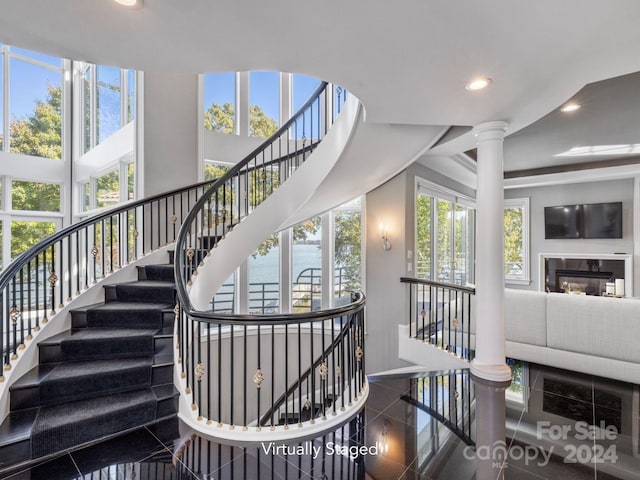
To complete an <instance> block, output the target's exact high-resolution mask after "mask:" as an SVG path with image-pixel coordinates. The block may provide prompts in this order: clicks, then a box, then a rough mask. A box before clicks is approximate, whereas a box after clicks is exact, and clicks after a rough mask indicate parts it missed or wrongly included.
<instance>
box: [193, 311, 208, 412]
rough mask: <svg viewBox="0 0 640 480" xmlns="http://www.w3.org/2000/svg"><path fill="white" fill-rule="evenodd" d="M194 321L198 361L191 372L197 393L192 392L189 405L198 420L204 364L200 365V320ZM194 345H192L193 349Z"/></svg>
mask: <svg viewBox="0 0 640 480" xmlns="http://www.w3.org/2000/svg"><path fill="white" fill-rule="evenodd" d="M193 323H194V328H196V329H197V330H198V335H197V342H198V346H197V349H198V361H197V363H196V364H195V367H194V369H193V374H194V377H195V379H196V382H197V384H196V385H197V388H198V394H197V397H196V395H195V392H194V397H196V398H197V401H196V398H194V403H193V405H192V406H191V408H192V409H193V410H194V411H198V421H202V410H200V407H201V406H202V375H203V374H204V372H205V369H204V366H203V365H202V326H201V325H200V322H199V321H198V322H193ZM195 348H196V347H194V349H195ZM196 385H194V387H195V386H196Z"/></svg>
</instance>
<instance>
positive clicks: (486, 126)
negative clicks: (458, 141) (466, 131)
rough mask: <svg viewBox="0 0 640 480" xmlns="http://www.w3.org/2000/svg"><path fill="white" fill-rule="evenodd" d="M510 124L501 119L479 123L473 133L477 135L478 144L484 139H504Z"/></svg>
mask: <svg viewBox="0 0 640 480" xmlns="http://www.w3.org/2000/svg"><path fill="white" fill-rule="evenodd" d="M508 126H509V124H508V123H507V122H503V121H501V120H498V121H495V122H484V123H479V124H478V125H476V126H475V127H473V130H472V131H471V133H472V134H473V136H474V137H476V144H478V143H480V142H482V141H484V140H502V139H503V138H504V134H505V132H506V131H507V127H508Z"/></svg>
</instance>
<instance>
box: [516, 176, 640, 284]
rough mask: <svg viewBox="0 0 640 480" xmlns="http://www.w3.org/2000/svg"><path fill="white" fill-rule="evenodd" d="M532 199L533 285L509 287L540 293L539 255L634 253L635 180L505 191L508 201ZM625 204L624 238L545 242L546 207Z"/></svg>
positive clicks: (623, 211) (531, 243)
mask: <svg viewBox="0 0 640 480" xmlns="http://www.w3.org/2000/svg"><path fill="white" fill-rule="evenodd" d="M522 197H529V199H530V207H529V208H530V212H529V215H530V244H529V257H530V262H531V272H530V275H531V283H530V284H529V285H508V286H509V287H510V288H523V289H527V290H537V289H538V288H539V286H538V280H539V263H540V261H539V256H540V253H558V254H560V253H585V254H587V253H590V254H598V253H606V254H611V253H627V254H632V253H633V180H632V179H624V180H610V181H603V182H589V183H575V184H568V185H553V186H548V187H532V188H519V189H509V190H505V198H522ZM601 202H622V238H621V239H571V240H545V238H544V207H549V206H555V205H573V204H580V203H601Z"/></svg>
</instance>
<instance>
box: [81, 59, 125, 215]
mask: <svg viewBox="0 0 640 480" xmlns="http://www.w3.org/2000/svg"><path fill="white" fill-rule="evenodd" d="M75 81H76V85H77V88H79V89H80V92H79V93H80V95H79V97H80V99H81V101H80V102H79V103H80V105H79V106H78V107H77V109H76V112H77V114H78V115H79V116H80V119H79V121H78V122H77V123H78V125H79V128H80V130H81V137H82V138H81V141H80V148H81V150H82V153H83V155H82V157H81V158H80V162H81V163H82V168H79V169H76V173H75V175H76V178H75V182H76V189H77V190H76V191H77V196H76V198H77V199H78V200H77V205H78V209H79V211H80V212H86V211H88V210H93V209H95V208H101V207H108V206H113V205H116V204H117V203H119V202H123V201H126V200H130V199H133V198H134V197H135V187H134V185H135V155H134V152H133V147H134V141H133V136H134V133H133V128H132V127H131V126H130V125H129V124H130V123H131V122H132V121H133V120H134V119H135V98H136V72H135V71H133V70H125V69H121V68H117V67H110V66H105V65H90V64H82V63H81V64H80V74H79V75H78V76H76V78H75ZM128 125H129V129H126V128H125V127H127V126H128ZM120 131H123V134H124V135H126V136H125V137H120V141H119V142H113V143H110V142H111V140H110V139H111V138H112V137H114V135H115V134H116V133H118V132H120ZM123 138H125V139H127V141H128V142H129V143H126V142H123ZM97 145H106V146H105V147H103V148H102V151H101V152H100V155H93V154H92V150H93V149H94V148H95V147H96V146H97ZM123 145H128V146H126V147H123ZM112 146H113V148H111V147H112Z"/></svg>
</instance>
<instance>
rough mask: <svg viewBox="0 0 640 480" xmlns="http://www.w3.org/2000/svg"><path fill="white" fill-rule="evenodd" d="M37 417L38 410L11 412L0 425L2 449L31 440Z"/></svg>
mask: <svg viewBox="0 0 640 480" xmlns="http://www.w3.org/2000/svg"><path fill="white" fill-rule="evenodd" d="M37 415H38V409H37V408H29V409H26V410H18V411H16V412H11V413H10V414H9V415H8V416H7V418H6V419H5V420H4V422H2V425H0V447H3V446H5V445H11V444H12V443H16V442H20V441H22V440H27V439H29V437H30V436H31V430H32V428H33V423H34V422H35V419H36V416H37Z"/></svg>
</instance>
